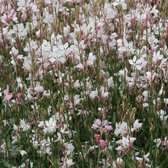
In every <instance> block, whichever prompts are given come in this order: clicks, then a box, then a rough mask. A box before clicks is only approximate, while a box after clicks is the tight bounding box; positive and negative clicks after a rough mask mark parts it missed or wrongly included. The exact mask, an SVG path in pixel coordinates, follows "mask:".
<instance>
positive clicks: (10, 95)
mask: <svg viewBox="0 0 168 168" xmlns="http://www.w3.org/2000/svg"><path fill="white" fill-rule="evenodd" d="M3 93H4V101H9V100H10V99H11V98H12V97H13V94H12V93H9V89H8V88H7V89H5V90H4V91H3Z"/></svg>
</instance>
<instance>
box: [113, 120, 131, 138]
mask: <svg viewBox="0 0 168 168" xmlns="http://www.w3.org/2000/svg"><path fill="white" fill-rule="evenodd" d="M127 133H128V125H127V123H126V122H125V121H123V122H120V123H116V128H115V131H114V134H115V135H116V136H119V135H121V136H124V135H125V134H127Z"/></svg>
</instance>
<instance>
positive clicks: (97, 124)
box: [92, 119, 101, 129]
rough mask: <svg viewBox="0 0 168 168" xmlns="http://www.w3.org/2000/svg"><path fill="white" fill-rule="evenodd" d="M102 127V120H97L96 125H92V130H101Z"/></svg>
mask: <svg viewBox="0 0 168 168" xmlns="http://www.w3.org/2000/svg"><path fill="white" fill-rule="evenodd" d="M100 126H101V120H100V119H96V120H95V121H94V124H92V128H93V129H97V128H99V127H100Z"/></svg>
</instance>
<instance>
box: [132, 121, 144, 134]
mask: <svg viewBox="0 0 168 168" xmlns="http://www.w3.org/2000/svg"><path fill="white" fill-rule="evenodd" d="M141 127H142V123H139V120H138V119H137V120H135V122H134V124H133V128H132V129H131V131H132V132H133V131H138V130H139V129H140V128H141Z"/></svg>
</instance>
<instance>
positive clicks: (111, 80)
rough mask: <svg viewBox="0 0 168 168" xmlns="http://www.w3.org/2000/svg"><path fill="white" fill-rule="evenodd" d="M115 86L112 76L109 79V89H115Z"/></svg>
mask: <svg viewBox="0 0 168 168" xmlns="http://www.w3.org/2000/svg"><path fill="white" fill-rule="evenodd" d="M113 86H114V81H113V77H112V76H111V77H110V78H108V87H109V88H110V87H113Z"/></svg>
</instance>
